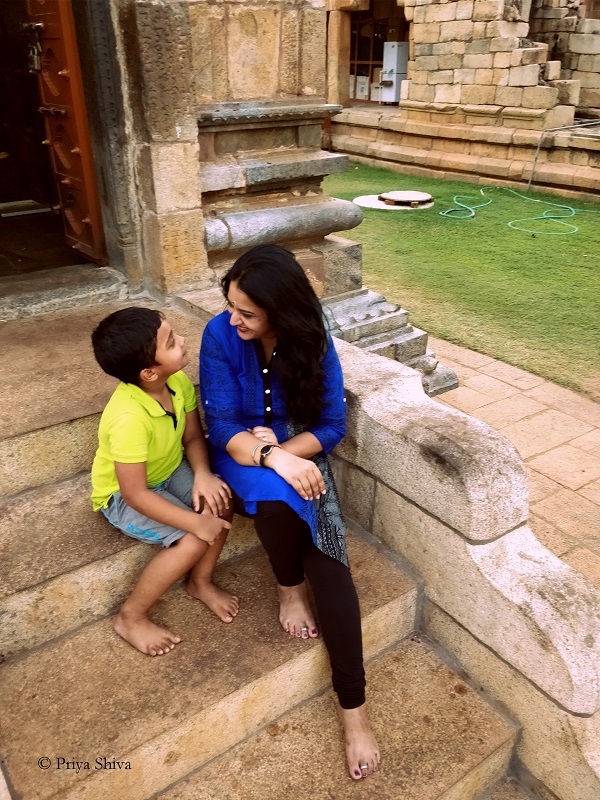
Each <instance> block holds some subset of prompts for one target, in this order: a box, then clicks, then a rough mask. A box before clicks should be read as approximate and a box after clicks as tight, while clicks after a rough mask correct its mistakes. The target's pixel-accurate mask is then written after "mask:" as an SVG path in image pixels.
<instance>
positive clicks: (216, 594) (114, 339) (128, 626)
mask: <svg viewBox="0 0 600 800" xmlns="http://www.w3.org/2000/svg"><path fill="white" fill-rule="evenodd" d="M92 345H93V348H94V355H95V356H96V360H97V362H98V364H99V365H100V366H101V367H102V369H103V370H104V372H106V373H108V374H109V375H112V376H113V377H115V378H118V379H119V380H120V381H121V383H120V384H119V385H118V386H117V388H116V389H115V391H114V393H113V395H112V397H111V398H110V400H109V401H108V404H107V405H106V408H105V409H104V411H103V413H102V417H101V419H100V427H99V430H98V443H99V446H98V450H97V451H96V456H95V458H94V464H93V466H92V504H93V507H94V510H95V511H98V510H101V511H102V512H103V513H104V515H105V516H106V518H107V519H108V521H109V522H110V523H112V525H114V526H115V527H117V528H119V530H121V531H123V533H126V534H127V535H128V536H132V537H133V538H134V539H138V540H140V541H143V542H151V543H155V544H160V545H162V547H163V548H164V549H162V550H161V551H160V552H159V553H158V554H157V555H156V556H154V558H153V559H152V561H150V563H149V564H148V565H147V566H146V568H145V569H144V571H143V572H142V574H141V575H140V577H139V579H138V581H137V583H136V584H135V586H134V588H133V591H132V593H131V594H130V596H129V598H128V599H127V600H126V601H125V603H124V604H123V607H122V608H121V610H120V612H119V614H118V615H117V617H116V619H115V623H114V627H115V630H116V632H117V633H118V634H119V635H120V636H122V637H123V639H125V640H126V641H127V642H129V644H131V645H133V647H136V648H137V649H138V650H140V651H141V652H142V653H147V654H148V655H151V656H156V655H164V654H165V653H168V652H169V651H170V650H172V649H173V648H174V647H175V645H176V644H178V643H179V642H180V641H181V638H180V637H179V636H176V635H175V634H173V633H171V631H169V630H167V629H166V628H161V627H159V626H158V625H155V624H154V623H153V622H152V621H151V620H150V618H149V616H148V613H149V611H150V609H151V608H152V606H153V605H154V603H155V602H156V601H157V600H158V599H159V597H161V596H162V595H163V594H164V593H165V592H166V591H167V589H169V588H170V587H171V586H172V585H173V584H174V583H175V582H176V581H177V580H179V578H181V577H182V576H183V575H185V574H186V573H187V572H188V571H190V575H189V578H188V581H187V585H186V588H187V591H188V593H189V594H190V595H191V596H192V597H195V598H197V599H199V600H202V601H203V602H204V603H205V604H206V605H207V606H208V607H209V608H210V609H211V610H212V611H213V612H214V613H215V614H216V615H217V616H218V617H219V618H220V619H221V620H223V622H232V621H233V618H234V617H235V616H236V614H237V612H238V599H237V597H235V596H234V595H231V594H229V593H228V592H225V591H223V590H222V589H220V588H219V587H218V586H216V585H215V584H214V583H213V581H212V575H213V570H214V568H215V565H216V563H217V560H218V558H219V554H220V552H221V550H222V548H223V544H224V543H225V539H226V537H227V530H228V529H229V528H230V527H231V523H230V521H231V518H232V516H233V508H232V507H231V508H230V506H232V504H231V503H230V498H231V492H230V489H229V487H228V486H227V484H226V483H224V482H223V481H222V480H221V479H220V478H219V477H217V476H216V475H213V474H212V472H211V471H210V465H209V462H208V453H207V449H206V443H205V440H204V431H203V429H202V423H201V422H200V417H199V416H198V409H197V401H196V392H195V390H194V387H193V385H192V383H191V381H190V380H189V378H188V377H187V376H186V375H185V373H184V372H182V371H181V370H182V369H183V368H184V367H185V366H186V364H187V363H188V357H187V352H186V348H185V340H184V338H183V337H182V336H177V334H175V333H174V332H173V330H172V328H171V326H170V325H169V323H168V322H167V320H166V319H165V317H164V316H163V314H161V312H160V311H153V310H151V309H149V308H125V309H123V310H122V311H116V312H115V313H114V314H111V315H110V316H108V317H106V318H105V319H103V320H102V322H100V324H99V325H98V327H97V328H96V330H95V331H94V333H93V334H92ZM182 448H183V450H185V455H186V459H184V458H183V450H182ZM192 509H193V510H192ZM197 512H201V513H197ZM220 517H223V519H221V518H220Z"/></svg>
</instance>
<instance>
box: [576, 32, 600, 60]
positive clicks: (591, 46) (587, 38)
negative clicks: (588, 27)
mask: <svg viewBox="0 0 600 800" xmlns="http://www.w3.org/2000/svg"><path fill="white" fill-rule="evenodd" d="M569 49H570V50H571V51H572V52H573V53H581V54H582V55H590V56H597V55H600V36H597V35H596V34H593V33H572V34H571V35H570V36H569Z"/></svg>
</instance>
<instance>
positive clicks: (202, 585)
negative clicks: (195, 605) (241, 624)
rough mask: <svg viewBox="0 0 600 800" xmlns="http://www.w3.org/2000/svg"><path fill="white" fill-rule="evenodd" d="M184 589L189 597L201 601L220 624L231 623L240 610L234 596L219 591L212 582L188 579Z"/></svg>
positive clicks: (238, 602) (222, 590) (221, 590)
mask: <svg viewBox="0 0 600 800" xmlns="http://www.w3.org/2000/svg"><path fill="white" fill-rule="evenodd" d="M185 588H186V590H187V593H188V594H189V595H190V596H191V597H195V598H196V600H201V601H202V602H203V603H204V605H205V606H207V607H208V608H210V610H211V611H212V612H213V614H216V615H217V617H218V618H219V619H220V620H221V621H222V622H233V620H234V618H235V617H237V613H238V611H239V610H240V601H239V600H238V598H237V597H236V596H235V595H234V594H229V592H226V591H225V590H224V589H220V588H219V587H218V586H217V585H216V584H214V583H213V582H212V581H209V580H207V581H198V580H193V579H192V578H190V579H189V580H188V581H187V583H186V585H185Z"/></svg>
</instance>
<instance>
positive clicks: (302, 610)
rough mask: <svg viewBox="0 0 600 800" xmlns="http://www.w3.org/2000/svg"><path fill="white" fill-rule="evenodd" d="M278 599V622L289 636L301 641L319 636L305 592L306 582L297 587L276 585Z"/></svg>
mask: <svg viewBox="0 0 600 800" xmlns="http://www.w3.org/2000/svg"><path fill="white" fill-rule="evenodd" d="M277 596H278V597H279V622H281V627H282V628H283V630H284V631H285V632H286V633H289V634H290V636H297V637H299V638H302V639H309V638H310V639H316V637H317V636H318V635H319V631H318V630H317V625H316V622H315V617H314V614H313V613H312V611H311V608H310V603H309V600H308V593H307V591H306V582H303V583H299V584H298V585H297V586H280V585H279V584H277Z"/></svg>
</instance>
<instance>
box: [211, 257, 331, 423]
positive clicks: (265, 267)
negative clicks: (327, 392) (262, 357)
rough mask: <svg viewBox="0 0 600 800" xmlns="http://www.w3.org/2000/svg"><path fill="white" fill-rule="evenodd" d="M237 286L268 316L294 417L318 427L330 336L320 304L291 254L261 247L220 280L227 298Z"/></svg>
mask: <svg viewBox="0 0 600 800" xmlns="http://www.w3.org/2000/svg"><path fill="white" fill-rule="evenodd" d="M232 281H235V282H236V283H237V288H238V289H239V290H240V291H241V292H244V294H247V295H248V297H249V298H250V300H252V302H253V303H254V304H255V305H256V306H258V307H259V308H261V309H262V310H263V311H264V312H265V313H266V315H267V319H268V321H269V325H270V326H271V327H272V328H273V331H274V332H275V335H276V336H277V355H276V358H275V361H274V362H273V365H274V368H275V367H276V369H277V374H278V376H279V378H280V380H281V383H282V386H283V391H284V394H285V401H286V404H287V410H288V413H289V415H290V418H291V419H292V420H293V421H294V422H298V423H300V424H302V425H313V424H314V423H315V422H316V421H317V420H318V418H319V415H320V414H321V411H322V409H323V405H324V398H323V394H324V380H325V372H324V369H323V366H322V363H321V361H322V357H323V354H324V353H325V350H326V349H327V333H326V330H325V324H324V321H323V310H322V308H321V304H320V303H319V300H318V298H317V296H316V294H315V293H314V290H313V288H312V286H311V285H310V283H309V281H308V278H307V277H306V275H305V273H304V270H303V269H302V267H301V266H300V264H298V262H297V261H296V259H295V258H294V256H293V255H292V253H290V252H289V251H288V250H284V249H283V248H282V247H276V246H274V245H259V246H258V247H253V248H252V249H251V250H248V252H246V253H244V254H243V255H242V256H240V257H239V258H238V259H237V261H236V262H235V264H234V265H233V266H232V267H231V269H230V270H229V272H227V274H226V275H225V276H224V277H223V279H222V280H221V286H222V288H223V293H224V295H225V297H226V298H227V295H228V293H229V286H230V284H231V282H232Z"/></svg>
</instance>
